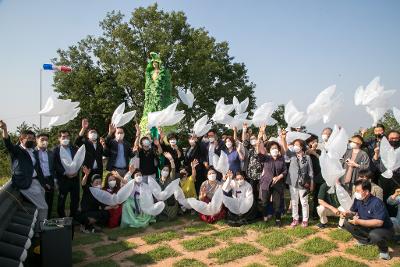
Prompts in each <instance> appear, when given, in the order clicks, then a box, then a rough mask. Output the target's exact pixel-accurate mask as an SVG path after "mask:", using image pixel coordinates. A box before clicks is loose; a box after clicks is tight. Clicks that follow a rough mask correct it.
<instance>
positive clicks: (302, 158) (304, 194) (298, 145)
mask: <svg viewBox="0 0 400 267" xmlns="http://www.w3.org/2000/svg"><path fill="white" fill-rule="evenodd" d="M281 142H282V144H283V149H284V151H285V152H286V155H287V156H288V158H289V159H290V164H289V170H288V175H287V177H286V184H288V185H289V190H290V199H291V203H292V217H293V221H292V223H291V225H290V226H291V227H296V226H297V225H299V224H300V221H299V218H300V215H299V205H298V203H299V198H300V203H301V211H302V215H303V221H302V223H301V226H302V227H307V226H308V218H309V205H308V193H309V192H310V191H313V189H314V180H313V179H314V171H313V167H312V161H311V158H310V156H309V155H306V153H305V151H306V144H305V142H304V141H303V140H301V139H296V140H294V141H293V152H292V151H289V150H288V147H287V142H286V131H282V134H281Z"/></svg>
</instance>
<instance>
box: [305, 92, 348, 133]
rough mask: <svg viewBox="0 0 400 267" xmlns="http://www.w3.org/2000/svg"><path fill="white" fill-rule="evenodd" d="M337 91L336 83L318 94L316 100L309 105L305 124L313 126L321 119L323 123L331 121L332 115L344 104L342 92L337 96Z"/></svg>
mask: <svg viewBox="0 0 400 267" xmlns="http://www.w3.org/2000/svg"><path fill="white" fill-rule="evenodd" d="M335 92H336V85H331V86H329V87H328V88H326V89H324V90H323V91H322V92H321V93H319V94H318V96H317V97H316V98H315V100H314V102H313V103H311V104H310V105H309V106H308V107H307V121H306V122H305V123H304V124H305V125H307V126H311V125H313V124H315V123H317V122H319V121H320V120H321V119H322V121H323V123H328V122H330V120H331V117H332V115H333V114H334V113H336V112H337V111H338V110H339V108H340V107H341V106H342V94H339V95H336V96H335V95H334V94H335Z"/></svg>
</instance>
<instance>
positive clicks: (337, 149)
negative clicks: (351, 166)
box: [325, 125, 349, 159]
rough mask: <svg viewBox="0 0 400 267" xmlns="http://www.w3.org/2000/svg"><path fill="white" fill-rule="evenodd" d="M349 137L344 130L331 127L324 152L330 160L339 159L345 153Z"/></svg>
mask: <svg viewBox="0 0 400 267" xmlns="http://www.w3.org/2000/svg"><path fill="white" fill-rule="evenodd" d="M348 140H349V136H348V134H347V132H346V130H345V129H344V128H341V129H339V127H338V126H337V125H335V126H334V127H333V131H332V134H331V136H330V137H329V139H328V141H327V142H326V143H325V150H326V151H327V153H328V156H329V157H330V158H332V159H341V158H342V157H343V155H344V154H345V153H346V151H347V143H348Z"/></svg>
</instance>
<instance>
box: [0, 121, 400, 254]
mask: <svg viewBox="0 0 400 267" xmlns="http://www.w3.org/2000/svg"><path fill="white" fill-rule="evenodd" d="M135 128H136V138H135V141H134V142H133V144H131V143H129V142H127V141H126V139H125V138H124V135H125V134H124V129H123V128H121V127H119V128H115V127H114V126H113V125H111V124H110V126H109V129H108V133H107V136H106V137H105V138H104V139H103V138H100V133H99V132H98V131H97V130H96V129H93V128H90V127H89V121H88V120H87V119H84V120H82V128H81V130H80V131H79V134H78V136H77V137H76V139H75V141H74V142H73V141H72V140H71V139H72V136H71V133H70V132H69V131H68V130H61V131H60V132H59V134H58V142H59V144H58V145H57V146H56V147H54V148H53V149H50V148H49V147H48V144H49V135H48V134H46V133H38V134H37V135H36V134H35V133H34V132H32V131H24V132H22V133H20V135H19V142H18V143H17V144H16V145H14V144H12V143H11V141H10V137H9V135H8V132H7V126H6V124H5V123H4V122H2V121H0V129H2V137H3V139H4V142H5V145H6V148H7V150H8V151H9V153H10V156H11V160H12V183H13V185H14V186H15V187H16V188H18V189H19V190H20V191H21V193H22V195H24V196H25V197H26V198H27V199H28V200H30V201H31V202H32V203H34V204H35V205H36V206H37V208H38V210H39V221H40V220H44V219H45V218H49V217H50V216H51V211H52V206H53V198H54V192H55V189H56V188H57V190H58V201H57V213H58V216H59V217H65V216H66V213H65V203H66V199H67V196H68V194H69V196H70V201H71V203H70V205H69V208H70V212H69V216H71V217H73V218H74V219H75V221H77V222H79V224H81V230H82V231H83V232H86V233H89V232H96V231H101V227H104V226H108V227H118V226H121V227H146V226H148V225H149V224H151V223H153V222H155V221H158V220H173V219H175V218H176V217H177V216H179V215H180V214H184V213H187V212H192V213H193V212H194V211H193V210H190V209H187V208H186V207H184V206H182V205H181V203H180V202H179V200H178V199H177V198H176V196H175V195H171V196H169V197H168V198H167V199H166V200H164V201H163V202H164V204H165V207H164V208H163V210H162V212H161V213H159V214H157V215H152V214H150V213H151V212H146V210H149V207H148V206H147V204H146V203H148V201H147V200H149V198H150V202H152V199H151V198H152V197H153V196H152V195H151V193H150V194H148V193H147V192H152V191H153V188H151V183H150V181H153V180H155V181H157V183H158V185H159V187H160V188H161V190H164V189H166V188H167V187H168V185H170V184H171V183H172V182H173V181H174V180H175V179H177V178H179V179H180V182H179V184H180V188H181V189H182V191H183V194H184V197H185V198H187V199H190V198H195V199H197V200H199V201H202V202H205V203H207V204H210V203H211V202H212V200H213V198H214V196H215V194H217V192H218V190H219V189H222V192H223V195H224V197H228V198H234V199H236V200H238V201H239V203H240V201H243V202H245V201H248V200H249V199H252V200H253V201H252V203H250V204H251V207H250V208H249V209H247V210H246V212H245V213H244V214H241V213H238V212H237V211H234V210H233V209H231V208H230V207H229V206H228V205H221V208H220V209H219V210H218V212H217V213H215V214H202V213H199V217H200V219H201V220H203V221H205V222H208V223H214V222H216V221H218V220H223V219H224V220H226V221H227V223H228V224H230V225H233V226H240V225H243V224H248V223H252V222H254V221H256V220H264V221H266V222H267V221H270V220H274V221H275V225H276V226H277V227H281V226H282V215H283V214H285V213H291V216H292V222H291V224H290V227H297V226H301V227H308V224H309V219H310V217H311V218H314V219H318V220H319V221H320V222H319V224H318V227H319V228H325V227H327V224H328V217H333V216H336V217H338V218H339V223H338V224H339V227H341V228H344V229H346V230H347V231H349V232H350V233H351V234H352V235H353V236H354V237H355V238H356V239H357V240H358V242H359V244H360V245H364V244H376V245H377V246H378V247H379V250H380V257H381V258H382V259H390V256H389V254H388V245H387V241H389V240H390V239H391V238H392V237H393V236H394V235H395V231H396V232H397V230H399V229H398V228H400V213H398V207H397V206H398V205H399V204H400V169H397V170H395V171H393V177H392V178H391V179H387V178H384V177H382V176H381V173H382V172H384V171H385V166H384V164H383V163H382V161H381V158H380V151H379V143H380V141H381V140H382V138H383V137H384V136H386V138H387V139H388V141H389V143H390V144H391V146H392V147H393V148H395V149H397V148H398V147H400V132H399V131H397V130H389V131H385V128H384V126H383V125H379V124H378V125H377V126H376V127H375V128H374V138H372V139H370V140H364V137H363V135H364V134H365V131H362V132H361V133H360V134H359V135H354V136H352V137H351V138H350V140H349V146H348V150H347V152H346V153H345V154H344V155H343V157H342V164H343V169H344V170H345V174H344V175H343V176H342V177H337V178H338V179H337V183H339V184H340V185H342V187H343V188H344V189H345V190H346V191H347V192H348V193H349V194H350V195H351V196H352V197H353V198H354V203H353V205H352V207H351V209H350V210H345V209H344V208H343V207H341V205H340V203H339V201H338V198H337V194H336V192H335V190H333V188H331V187H329V186H328V185H327V183H326V182H325V180H324V177H323V175H322V171H321V166H320V163H319V157H320V155H321V153H325V152H323V151H324V150H323V148H324V145H325V144H326V142H328V140H329V138H330V135H331V134H332V129H330V128H326V129H324V130H323V131H322V133H321V138H319V137H318V136H317V135H314V134H311V135H310V137H309V138H308V139H306V140H302V139H295V140H289V141H290V142H289V141H288V138H287V132H286V131H284V130H283V131H282V132H281V133H280V136H279V137H278V138H270V137H268V136H267V135H266V131H265V129H266V127H265V126H262V127H260V128H259V129H258V132H256V131H257V129H254V128H250V127H248V126H247V125H246V124H244V125H243V129H242V130H241V133H240V131H238V130H237V129H236V128H234V129H233V131H231V132H232V135H228V134H223V135H221V136H220V135H219V133H218V131H217V130H213V129H211V130H209V131H208V133H207V134H206V135H204V136H196V135H194V134H188V135H187V138H188V139H187V140H178V135H176V134H175V133H169V134H164V132H163V130H162V129H161V128H158V129H157V131H156V132H157V134H156V135H145V134H142V133H141V130H140V127H139V126H138V125H136V126H135ZM292 130H293V131H301V130H302V129H301V128H296V129H292ZM153 133H154V132H153ZM180 136H182V135H180ZM186 141H187V142H186ZM179 144H188V146H187V147H185V148H184V149H182V147H180V146H179ZM82 145H83V146H85V149H86V152H85V159H84V162H83V165H82V168H81V172H77V173H67V172H66V171H65V168H64V165H63V164H64V163H63V159H62V157H61V156H60V149H61V148H62V149H65V150H66V151H67V152H68V155H69V157H71V159H73V158H74V155H75V153H76V152H77V150H78V148H79V147H81V146H82ZM321 151H322V152H321ZM222 153H225V154H226V156H227V158H228V161H227V164H228V165H229V166H227V167H228V169H229V170H228V172H226V173H221V172H220V171H218V169H217V168H215V166H214V165H215V155H216V156H221V154H222ZM104 172H105V173H104ZM103 177H104V178H103ZM131 180H134V183H135V187H134V190H133V191H132V193H131V195H130V196H129V198H128V199H127V200H126V201H124V202H123V203H119V204H116V205H112V206H110V205H105V204H103V203H101V202H100V201H99V200H98V199H97V198H96V197H95V196H94V195H93V194H92V191H91V190H90V188H91V187H94V188H99V189H102V190H104V191H107V192H108V193H110V194H117V192H118V191H119V190H120V189H121V188H123V187H124V186H125V185H127V184H128V183H129V182H130V181H131ZM81 188H82V191H83V193H82V195H80V190H81ZM285 190H288V192H289V194H290V201H289V202H285V198H284V196H285ZM310 199H311V200H310Z"/></svg>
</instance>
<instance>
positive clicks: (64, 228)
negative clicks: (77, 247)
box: [40, 218, 72, 267]
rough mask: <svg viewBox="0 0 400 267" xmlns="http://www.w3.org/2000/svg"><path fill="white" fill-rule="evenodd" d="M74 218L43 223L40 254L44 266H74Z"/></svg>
mask: <svg viewBox="0 0 400 267" xmlns="http://www.w3.org/2000/svg"><path fill="white" fill-rule="evenodd" d="M71 236H72V218H60V219H51V220H48V221H47V220H46V221H44V222H43V223H41V234H40V256H41V260H42V267H54V266H57V267H70V266H72V238H71Z"/></svg>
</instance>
